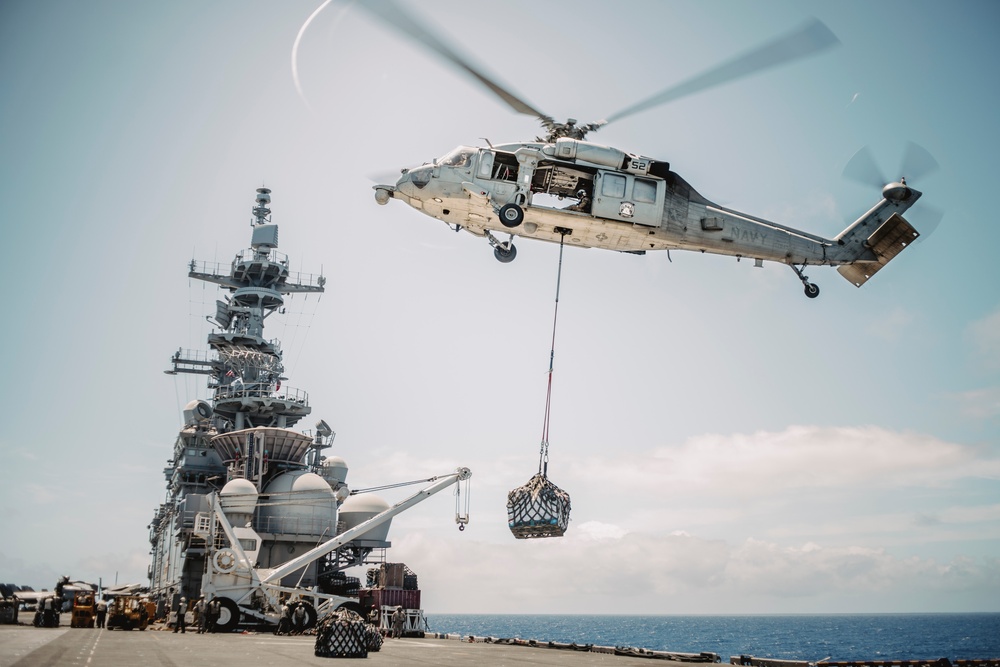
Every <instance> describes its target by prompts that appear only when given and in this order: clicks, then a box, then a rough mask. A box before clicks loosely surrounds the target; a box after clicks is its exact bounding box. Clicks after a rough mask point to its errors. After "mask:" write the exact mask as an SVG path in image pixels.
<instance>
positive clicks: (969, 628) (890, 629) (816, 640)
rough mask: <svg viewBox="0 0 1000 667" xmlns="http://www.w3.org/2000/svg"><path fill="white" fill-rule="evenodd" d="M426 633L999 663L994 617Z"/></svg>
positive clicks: (577, 623) (815, 617) (465, 622)
mask: <svg viewBox="0 0 1000 667" xmlns="http://www.w3.org/2000/svg"><path fill="white" fill-rule="evenodd" d="M428 623H429V624H430V629H431V631H432V632H446V633H456V634H460V635H462V636H468V635H475V636H477V637H505V638H520V639H537V640H539V641H555V642H575V643H577V644H597V645H602V646H631V647H636V648H645V649H650V650H654V651H676V652H682V653H701V652H711V653H717V654H719V657H720V658H721V659H722V662H724V663H728V662H729V658H730V656H738V655H753V656H756V657H759V658H783V659H786V660H809V661H812V662H815V661H818V660H823V659H824V658H827V659H830V660H914V659H929V658H949V659H950V660H956V659H959V658H993V659H996V658H1000V613H988V614H987V613H984V614H831V615H825V614H796V615H766V616H589V615H587V616H585V615H579V616H558V615H503V614H500V615H493V614H429V615H428Z"/></svg>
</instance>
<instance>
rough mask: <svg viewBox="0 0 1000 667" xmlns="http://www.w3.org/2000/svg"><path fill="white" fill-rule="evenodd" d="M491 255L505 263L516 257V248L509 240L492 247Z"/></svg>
mask: <svg viewBox="0 0 1000 667" xmlns="http://www.w3.org/2000/svg"><path fill="white" fill-rule="evenodd" d="M493 256H494V257H496V258H497V261H499V262H502V263H503V264H507V263H509V262H513V261H514V258H515V257H517V248H515V247H514V244H513V243H511V242H510V241H507V242H506V243H500V244H498V245H496V246H495V247H494V248H493Z"/></svg>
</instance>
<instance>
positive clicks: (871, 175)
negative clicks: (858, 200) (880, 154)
mask: <svg viewBox="0 0 1000 667" xmlns="http://www.w3.org/2000/svg"><path fill="white" fill-rule="evenodd" d="M844 178H847V179H850V180H852V181H854V182H855V183H860V184H861V185H867V186H870V187H873V188H877V189H879V190H881V189H882V187H883V186H885V184H886V183H888V182H889V181H888V180H887V179H886V177H885V175H884V174H883V173H882V170H881V169H879V168H878V165H877V164H875V158H873V157H872V151H871V149H870V148H868V146H863V147H862V148H860V149H858V152H857V153H855V154H854V157H852V158H851V159H850V160H848V161H847V164H846V165H844Z"/></svg>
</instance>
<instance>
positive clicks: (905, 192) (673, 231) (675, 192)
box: [375, 138, 921, 296]
mask: <svg viewBox="0 0 1000 667" xmlns="http://www.w3.org/2000/svg"><path fill="white" fill-rule="evenodd" d="M375 190H376V193H375V194H376V201H378V202H379V203H380V204H384V203H387V202H388V200H389V199H390V198H394V199H401V200H403V201H405V202H406V203H408V204H410V206H412V207H414V208H416V209H417V210H419V211H421V212H422V213H424V214H425V215H428V216H430V217H432V218H435V219H437V220H441V221H443V222H445V223H446V224H448V225H449V226H451V227H452V228H453V229H455V230H461V229H465V230H466V231H469V232H471V233H472V234H475V235H477V236H484V237H486V238H487V239H489V240H490V243H491V245H493V246H494V248H495V253H496V256H497V259H500V260H501V261H510V259H512V258H513V257H512V254H513V251H512V250H511V249H512V248H513V246H512V243H511V241H507V242H500V241H499V240H498V239H497V238H496V237H495V236H494V235H493V232H506V233H509V234H510V235H511V238H513V236H521V237H524V238H532V239H537V240H542V241H550V242H556V243H558V242H560V241H562V242H564V243H566V244H567V245H573V246H579V247H586V248H603V249H607V250H616V251H620V252H628V253H639V254H642V253H645V252H647V251H652V250H671V249H676V250H693V251H699V252H704V253H712V254H718V255H730V256H734V257H737V258H743V257H746V258H748V259H753V260H755V262H756V263H757V264H758V265H759V264H760V263H761V262H763V261H774V262H781V263H784V264H788V265H790V266H792V267H793V269H795V270H796V273H798V274H799V277H800V278H801V279H802V280H803V283H804V284H805V285H806V287H807V294H809V286H810V284H809V283H808V282H807V281H806V280H805V277H804V276H802V274H801V272H800V270H799V269H797V268H796V267H795V265H797V264H798V265H802V266H806V265H831V266H851V265H855V264H858V265H859V268H858V269H857V270H848V271H844V270H842V271H841V273H842V274H844V276H845V277H846V278H847V279H848V280H850V281H851V282H853V283H855V284H856V285H858V286H860V284H862V283H863V282H864V281H865V280H867V279H868V278H869V277H871V275H872V274H874V272H875V271H877V270H878V269H879V268H881V266H883V265H884V264H885V263H886V262H888V261H889V259H891V258H892V257H894V256H895V254H897V253H898V252H899V251H901V250H902V249H903V248H905V247H906V246H907V245H908V244H909V243H910V242H912V241H913V240H914V239H915V238H916V237H917V236H918V234H917V233H916V231H915V230H913V228H912V227H911V226H910V225H909V223H907V222H906V221H905V220H904V219H903V218H902V217H901V215H900V214H902V213H903V212H904V211H905V210H906V209H907V208H909V207H910V206H911V205H912V204H913V203H914V202H915V201H916V200H917V199H919V197H920V195H921V193H920V192H917V191H916V190H913V189H911V188H909V187H908V186H906V184H905V182H903V183H891V184H889V185H887V186H886V187H885V188H884V189H883V197H882V200H881V201H880V202H878V203H877V204H876V205H875V206H874V207H873V208H872V209H871V210H869V211H868V212H867V213H866V214H865V215H863V216H862V217H861V218H859V219H858V220H857V221H856V222H855V223H853V224H852V225H851V226H849V227H848V228H847V229H845V230H844V232H842V233H841V234H840V235H838V236H837V237H836V238H833V239H826V238H823V237H820V236H817V235H814V234H811V233H808V232H805V231H802V230H798V229H795V228H793V227H789V226H785V225H782V224H778V223H776V222H772V221H768V220H764V219H761V218H758V217H755V216H751V215H748V214H745V213H741V212H739V211H735V210H732V209H727V208H725V207H722V206H718V205H717V204H714V203H713V202H711V201H709V200H708V199H706V198H704V197H703V196H701V195H700V194H699V193H698V192H697V191H696V190H695V189H694V188H693V187H691V186H690V185H689V184H688V183H687V182H686V181H685V180H684V179H683V178H681V176H679V175H678V174H677V173H675V172H673V171H671V170H670V166H669V164H667V163H665V162H662V161H658V160H654V159H651V158H647V157H643V156H638V155H633V154H630V153H626V152H624V151H621V150H619V149H616V148H611V147H607V146H602V145H599V144H594V143H590V142H586V141H582V140H578V139H572V138H560V139H557V140H556V141H555V142H554V143H519V144H503V145H498V146H489V147H485V148H473V147H468V146H460V147H459V148H457V149H455V150H454V151H452V152H451V153H449V154H448V155H446V156H445V157H443V158H441V159H439V160H435V161H434V162H433V163H431V164H425V165H423V166H420V167H416V168H413V169H407V170H403V173H402V176H401V177H400V179H399V180H398V182H397V183H396V184H395V185H394V186H389V185H378V186H375ZM567 200H568V201H567ZM876 232H878V233H876ZM505 251H508V252H509V253H510V254H508V255H504V252H505ZM506 257H510V259H507V258H506ZM859 279H860V280H859ZM817 293H818V290H817ZM810 296H814V294H810Z"/></svg>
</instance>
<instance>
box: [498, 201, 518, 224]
mask: <svg viewBox="0 0 1000 667" xmlns="http://www.w3.org/2000/svg"><path fill="white" fill-rule="evenodd" d="M499 215H500V222H502V223H503V226H504V227H509V228H514V227H517V226H518V225H520V224H521V223H522V222H524V209H522V208H521V207H520V206H518V205H517V204H504V205H503V206H502V207H500V213H499Z"/></svg>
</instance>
